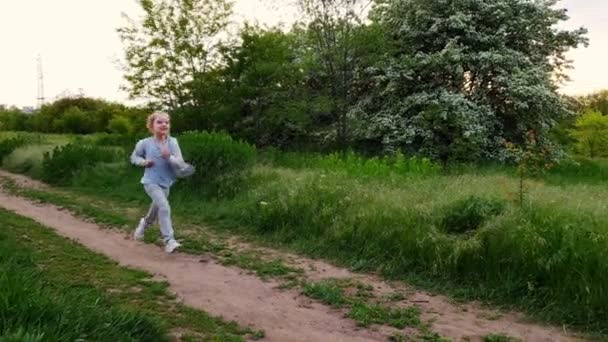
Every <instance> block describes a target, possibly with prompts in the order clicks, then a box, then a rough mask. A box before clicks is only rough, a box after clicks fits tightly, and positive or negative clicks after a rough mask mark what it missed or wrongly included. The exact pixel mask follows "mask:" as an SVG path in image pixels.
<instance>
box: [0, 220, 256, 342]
mask: <svg viewBox="0 0 608 342" xmlns="http://www.w3.org/2000/svg"><path fill="white" fill-rule="evenodd" d="M0 225H1V226H2V227H3V229H2V230H0V269H1V272H0V340H19V341H23V340H31V341H76V340H106V341H107V340H117V341H165V340H169V339H170V338H169V336H168V334H169V333H170V332H171V331H172V330H174V329H179V330H180V331H182V330H183V331H186V332H188V333H189V334H191V335H192V336H196V337H197V338H199V339H200V338H202V339H205V340H221V341H242V340H243V336H244V335H246V334H256V335H259V334H260V333H259V332H254V331H252V330H249V329H243V328H240V327H239V326H238V325H237V324H235V323H227V322H224V321H222V320H220V319H217V318H214V317H211V316H209V315H207V314H206V313H204V312H202V311H198V310H194V309H191V308H188V307H185V306H183V305H181V304H179V303H178V302H176V301H175V299H174V296H173V295H172V294H170V293H169V292H168V291H167V287H168V284H167V283H165V282H158V281H154V280H152V279H151V277H152V276H151V275H150V274H147V273H145V272H142V271H137V270H133V269H127V268H122V267H118V266H117V265H116V263H115V262H113V261H111V260H109V259H107V258H105V257H104V256H101V255H99V254H96V253H93V252H91V251H89V250H87V249H86V248H84V247H82V246H80V245H77V244H76V243H74V242H72V241H70V240H68V239H65V238H62V237H59V236H57V235H56V234H54V233H53V232H52V231H51V230H50V229H48V228H44V227H42V226H40V225H38V224H36V223H35V222H33V221H31V220H29V219H26V218H23V217H20V216H17V215H15V214H13V213H10V212H8V211H5V210H2V209H0Z"/></svg>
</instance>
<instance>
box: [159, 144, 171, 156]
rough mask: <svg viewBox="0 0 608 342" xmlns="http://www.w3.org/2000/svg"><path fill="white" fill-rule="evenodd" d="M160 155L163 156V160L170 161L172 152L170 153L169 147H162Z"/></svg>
mask: <svg viewBox="0 0 608 342" xmlns="http://www.w3.org/2000/svg"><path fill="white" fill-rule="evenodd" d="M160 153H161V154H162V156H163V158H165V159H169V157H171V151H169V149H168V148H167V146H163V147H161V149H160Z"/></svg>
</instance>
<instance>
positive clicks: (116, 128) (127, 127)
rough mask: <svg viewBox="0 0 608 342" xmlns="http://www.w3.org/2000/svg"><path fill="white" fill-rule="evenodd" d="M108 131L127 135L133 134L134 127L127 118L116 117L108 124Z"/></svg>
mask: <svg viewBox="0 0 608 342" xmlns="http://www.w3.org/2000/svg"><path fill="white" fill-rule="evenodd" d="M142 124H143V122H142ZM108 130H109V131H110V133H115V134H121V135H127V134H130V133H132V132H133V127H132V126H131V122H130V121H129V119H127V118H125V117H114V118H112V119H111V120H110V122H108Z"/></svg>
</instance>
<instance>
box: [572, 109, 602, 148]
mask: <svg viewBox="0 0 608 342" xmlns="http://www.w3.org/2000/svg"><path fill="white" fill-rule="evenodd" d="M571 134H572V136H573V137H574V139H576V146H575V148H576V151H577V152H578V153H580V154H583V155H585V156H588V157H589V158H597V157H608V116H605V115H602V114H601V113H600V112H595V111H588V112H586V113H583V114H582V115H581V116H580V117H579V118H578V119H577V120H576V124H575V126H574V129H572V130H571Z"/></svg>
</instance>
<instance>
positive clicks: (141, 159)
mask: <svg viewBox="0 0 608 342" xmlns="http://www.w3.org/2000/svg"><path fill="white" fill-rule="evenodd" d="M167 145H168V148H169V151H170V153H171V156H170V157H169V158H170V159H173V161H175V160H183V157H182V151H181V150H180V148H179V144H178V143H177V139H175V138H173V137H169V139H168V140H167ZM146 160H152V161H154V165H153V166H151V167H146V168H145V171H144V176H143V177H142V178H141V183H142V184H158V185H160V186H161V187H163V188H165V189H168V188H170V187H171V185H173V182H175V178H176V175H175V172H174V171H173V168H172V167H171V164H169V161H168V160H166V159H165V158H163V156H162V154H161V143H160V142H159V141H158V140H156V139H155V138H154V137H148V138H145V139H142V140H140V141H138V142H137V144H136V145H135V149H134V150H133V153H131V163H132V164H134V165H137V166H144V164H145V162H146Z"/></svg>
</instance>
